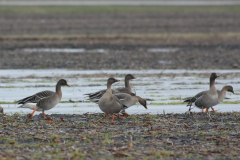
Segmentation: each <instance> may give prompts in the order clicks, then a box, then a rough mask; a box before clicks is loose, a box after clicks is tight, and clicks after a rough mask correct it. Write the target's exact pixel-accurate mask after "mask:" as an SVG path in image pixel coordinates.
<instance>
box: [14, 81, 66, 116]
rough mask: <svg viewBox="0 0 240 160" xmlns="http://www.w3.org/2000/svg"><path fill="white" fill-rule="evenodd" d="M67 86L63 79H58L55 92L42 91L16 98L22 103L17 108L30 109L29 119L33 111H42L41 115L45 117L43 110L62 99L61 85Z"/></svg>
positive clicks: (53, 105) (50, 107) (48, 108)
mask: <svg viewBox="0 0 240 160" xmlns="http://www.w3.org/2000/svg"><path fill="white" fill-rule="evenodd" d="M65 85H67V86H69V87H70V85H69V84H67V81H66V80H65V79H60V80H59V81H58V82H57V85H56V92H53V91H42V92H38V93H36V94H34V95H32V96H29V97H26V98H24V99H21V100H18V101H17V102H18V104H22V105H21V106H19V107H18V108H29V109H32V110H33V112H32V114H31V116H30V117H29V119H32V118H33V114H34V112H35V111H42V114H43V117H44V118H45V119H46V118H47V117H46V115H45V113H44V111H45V110H50V109H52V108H53V107H55V106H56V105H57V104H58V103H59V102H60V100H61V99H62V91H61V86H65Z"/></svg>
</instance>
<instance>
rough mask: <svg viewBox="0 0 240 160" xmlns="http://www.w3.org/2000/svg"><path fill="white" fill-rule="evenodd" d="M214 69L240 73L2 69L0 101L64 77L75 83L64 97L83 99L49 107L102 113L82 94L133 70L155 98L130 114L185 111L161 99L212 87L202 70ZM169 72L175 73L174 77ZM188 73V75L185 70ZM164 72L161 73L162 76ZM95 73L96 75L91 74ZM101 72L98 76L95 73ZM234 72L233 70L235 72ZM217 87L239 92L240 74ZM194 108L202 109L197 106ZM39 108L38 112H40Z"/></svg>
mask: <svg viewBox="0 0 240 160" xmlns="http://www.w3.org/2000/svg"><path fill="white" fill-rule="evenodd" d="M212 72H216V73H218V74H219V75H220V76H221V74H225V73H239V72H240V71H239V70H207V71H206V70H191V71H190V70H90V71H87V70H85V71H78V70H59V69H51V70H29V69H28V70H0V101H1V102H5V103H6V102H14V101H15V100H19V99H22V98H24V97H27V96H30V95H32V94H34V93H36V92H39V91H43V90H52V91H54V90H55V85H56V82H57V80H58V79H61V78H65V79H66V80H67V81H68V83H69V84H70V85H72V87H63V88H62V91H63V98H62V101H69V100H70V99H71V100H73V101H76V102H77V101H78V102H79V101H80V102H79V103H59V104H58V105H57V106H56V107H55V108H53V109H52V110H49V111H46V113H47V114H51V113H66V114H73V113H79V114H82V113H86V112H94V113H101V110H100V109H99V108H98V106H97V105H96V104H94V103H89V102H88V103H87V102H84V103H83V102H82V101H84V100H85V97H84V95H83V94H86V93H90V92H95V91H98V90H101V89H105V88H106V80H107V79H108V77H107V76H106V74H110V75H112V76H114V77H115V78H117V79H120V80H121V81H120V83H117V84H114V86H113V87H119V86H123V85H124V75H125V74H128V73H131V74H133V75H138V77H137V79H136V80H132V81H131V84H132V86H133V88H134V89H135V91H136V93H137V95H139V96H141V97H143V98H148V99H152V100H153V101H148V105H147V106H148V109H147V110H146V109H145V108H144V107H142V106H141V105H139V104H137V105H135V106H133V107H131V108H129V109H127V110H126V112H127V113H129V114H134V113H139V114H141V113H151V114H157V113H163V111H164V112H165V113H184V112H186V111H188V107H186V105H185V104H178V105H160V104H159V103H165V104H166V103H173V102H178V103H181V102H182V101H183V100H182V99H183V98H185V97H190V96H193V95H195V94H197V93H198V92H200V91H203V90H207V89H208V88H209V84H208V83H209V79H208V78H207V77H206V78H205V77H203V76H201V74H202V73H209V75H210V74H211V73H212ZM170 73H174V74H175V75H177V76H175V77H173V76H171V74H170ZM185 73H188V74H187V75H188V76H183V74H185ZM160 74H161V76H160ZM91 75H94V77H97V78H94V77H91ZM96 75H98V76H96ZM232 75H234V74H232ZM216 82H217V84H216V87H217V88H218V89H221V88H222V87H223V86H225V85H232V86H233V88H234V90H235V92H237V93H239V92H240V81H239V77H238V76H237V74H236V75H234V76H232V77H231V76H227V77H220V78H218V79H217V80H216ZM227 97H228V98H230V99H227V101H235V102H236V101H239V95H233V94H230V93H227ZM0 105H1V106H2V107H3V108H4V111H5V113H15V112H24V113H31V112H32V111H31V110H29V109H23V108H21V109H19V108H17V106H19V105H17V104H0ZM214 108H215V109H216V110H217V111H218V112H226V111H240V107H239V104H220V105H218V106H216V107H214ZM193 111H196V112H200V110H199V109H197V108H194V109H193ZM38 113H40V112H36V114H38Z"/></svg>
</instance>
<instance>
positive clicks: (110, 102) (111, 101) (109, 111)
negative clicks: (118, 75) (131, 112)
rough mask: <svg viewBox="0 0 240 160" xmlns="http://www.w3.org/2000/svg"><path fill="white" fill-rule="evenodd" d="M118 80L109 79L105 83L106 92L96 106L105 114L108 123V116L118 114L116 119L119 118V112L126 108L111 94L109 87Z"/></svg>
mask: <svg viewBox="0 0 240 160" xmlns="http://www.w3.org/2000/svg"><path fill="white" fill-rule="evenodd" d="M118 81H119V80H117V79H115V78H109V79H108V81H107V90H106V92H105V93H104V94H103V96H102V97H101V98H100V100H99V102H98V105H99V108H100V109H101V110H102V111H103V112H104V113H106V116H107V120H108V122H109V115H113V114H114V113H118V117H119V118H120V114H119V112H120V111H121V110H123V109H124V108H127V106H125V105H124V104H122V102H121V101H120V100H119V99H118V98H117V97H116V96H114V95H113V94H112V90H111V86H112V84H113V83H115V82H118ZM114 118H115V116H114V115H113V117H112V123H113V121H114Z"/></svg>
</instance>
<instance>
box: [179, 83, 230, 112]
mask: <svg viewBox="0 0 240 160" xmlns="http://www.w3.org/2000/svg"><path fill="white" fill-rule="evenodd" d="M206 92H207V91H202V92H200V93H198V94H197V95H196V96H194V97H190V98H187V99H186V100H185V101H184V102H191V103H193V101H194V100H196V99H197V98H199V97H200V96H202V95H203V94H205V93H206ZM227 92H232V93H233V94H235V93H234V91H233V87H232V86H225V87H223V88H222V90H221V91H220V90H217V93H218V103H217V104H219V103H221V102H222V101H223V100H224V98H225V97H226V93H227ZM191 100H192V101H191ZM217 104H216V105H217ZM212 110H213V112H215V113H216V111H215V110H214V109H213V108H212ZM202 111H203V110H202Z"/></svg>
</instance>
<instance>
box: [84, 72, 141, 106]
mask: <svg viewBox="0 0 240 160" xmlns="http://www.w3.org/2000/svg"><path fill="white" fill-rule="evenodd" d="M131 79H136V78H135V77H134V76H133V75H131V74H127V75H126V76H125V87H119V88H116V89H112V93H113V94H117V93H128V94H131V95H135V94H134V93H133V92H132V87H131V85H130V83H129V81H130V80H131ZM105 92H106V89H103V90H100V91H98V92H94V93H88V94H85V95H87V96H88V99H89V100H90V101H92V102H94V101H95V100H99V99H100V98H101V97H102V96H103V94H104V93H105Z"/></svg>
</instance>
